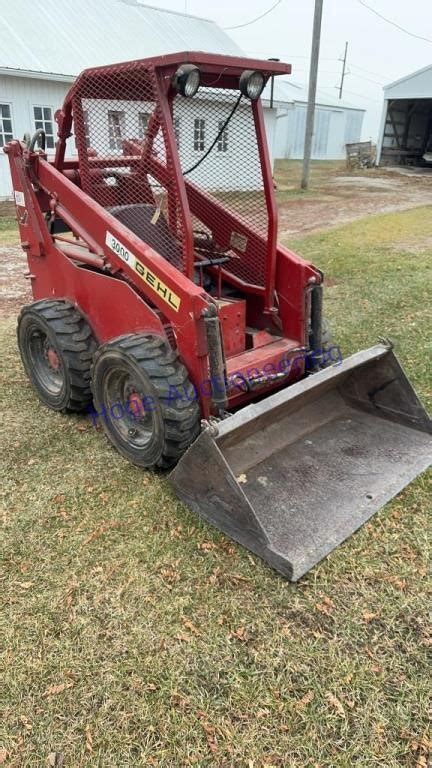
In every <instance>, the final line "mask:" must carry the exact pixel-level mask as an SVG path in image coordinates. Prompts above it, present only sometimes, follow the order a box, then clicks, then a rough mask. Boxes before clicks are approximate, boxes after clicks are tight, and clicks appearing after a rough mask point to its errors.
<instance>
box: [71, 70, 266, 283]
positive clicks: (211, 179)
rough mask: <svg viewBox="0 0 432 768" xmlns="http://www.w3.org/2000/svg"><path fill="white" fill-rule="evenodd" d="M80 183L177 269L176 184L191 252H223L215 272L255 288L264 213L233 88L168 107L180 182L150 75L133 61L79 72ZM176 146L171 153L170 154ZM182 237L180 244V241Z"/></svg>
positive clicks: (260, 279)
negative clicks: (184, 199) (183, 192)
mask: <svg viewBox="0 0 432 768" xmlns="http://www.w3.org/2000/svg"><path fill="white" fill-rule="evenodd" d="M72 108H73V117H74V132H75V140H76V145H77V149H78V152H79V158H80V174H81V184H82V188H83V190H84V191H85V192H87V194H89V195H90V196H91V197H92V198H93V199H95V200H96V201H97V202H98V203H100V204H101V205H102V206H104V207H105V208H106V209H107V210H109V211H110V212H111V213H112V214H113V215H114V216H115V217H116V218H117V219H118V220H119V221H121V222H122V223H123V224H124V225H126V226H127V227H128V228H129V229H130V230H132V231H133V232H134V233H135V234H136V235H137V236H138V237H140V238H141V239H142V240H143V241H144V242H146V243H147V244H149V245H150V246H151V247H153V248H154V249H155V250H156V251H157V252H158V253H159V254H160V255H161V256H163V257H164V258H166V259H167V260H168V261H169V262H170V263H171V264H173V265H174V266H176V267H178V268H179V269H181V270H182V271H184V270H185V265H186V263H187V261H188V256H189V259H190V257H191V254H188V253H187V249H188V247H189V248H190V247H191V246H190V241H187V236H186V229H187V225H186V224H185V216H188V215H189V212H187V211H186V212H185V211H184V210H183V209H182V207H181V204H180V190H181V189H182V187H183V183H184V184H185V187H186V193H187V198H188V201H189V207H190V215H191V217H192V227H193V231H194V236H195V244H196V250H195V253H194V254H193V255H192V260H194V261H197V260H199V259H200V257H202V253H203V250H202V244H203V242H204V241H205V242H206V243H207V246H206V254H207V255H210V257H211V254H212V253H216V254H218V255H220V254H224V255H225V256H227V257H229V261H228V262H227V263H226V264H225V266H224V269H225V272H227V273H231V274H232V275H234V276H236V277H237V278H240V279H241V280H243V281H244V282H246V283H249V284H254V285H259V286H264V285H265V263H266V235H267V226H268V217H267V209H266V203H265V197H264V193H263V183H262V172H261V166H260V158H259V152H258V144H257V138H256V132H255V126H254V119H253V113H252V106H251V103H250V102H249V101H248V100H247V99H245V98H244V97H243V98H240V92H239V91H238V90H228V89H222V88H201V89H200V90H199V92H198V94H197V95H196V96H195V97H193V98H184V97H182V96H180V95H178V96H176V97H175V98H174V101H173V104H172V110H171V112H172V121H173V129H174V137H175V143H176V144H177V149H178V153H179V158H180V165H181V169H182V174H183V179H182V178H180V179H178V178H176V175H175V172H174V169H173V164H172V160H173V158H172V157H171V155H170V152H169V143H168V142H167V126H166V125H165V123H164V120H163V117H162V110H161V105H160V104H158V102H157V98H156V89H155V74H154V70H152V69H145V68H144V67H143V64H142V63H140V62H131V63H129V64H126V65H118V68H116V69H115V70H114V69H113V68H106V69H105V68H104V69H102V70H96V71H93V72H90V73H87V74H86V75H85V76H84V77H81V78H79V80H78V81H77V84H76V86H75V91H74V96H73V100H72ZM174 151H176V150H174ZM188 242H189V245H188Z"/></svg>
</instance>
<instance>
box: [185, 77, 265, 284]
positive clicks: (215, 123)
mask: <svg viewBox="0 0 432 768" xmlns="http://www.w3.org/2000/svg"><path fill="white" fill-rule="evenodd" d="M239 96H240V92H239V91H238V90H231V89H224V88H202V89H200V91H199V92H198V94H197V95H196V96H195V97H194V98H192V99H185V98H183V97H182V96H177V97H176V98H175V100H174V105H173V120H174V127H175V131H176V139H177V146H178V150H179V155H180V162H181V167H182V171H183V174H184V179H185V182H186V189H187V193H188V199H189V205H190V208H191V213H192V217H193V225H194V231H195V232H198V234H199V233H200V232H202V233H206V234H207V235H209V236H210V237H211V238H212V240H213V242H214V244H215V246H216V247H217V248H218V249H219V250H223V251H224V252H225V253H227V254H228V255H230V256H231V259H230V261H229V263H228V264H227V265H225V271H226V272H230V273H232V274H233V275H235V276H237V277H239V278H241V279H242V280H243V281H245V282H246V283H252V284H255V285H260V286H263V285H264V281H265V262H266V247H265V246H266V235H267V227H268V216H267V208H266V201H265V196H264V192H263V179H262V171H261V164H260V157H259V152H258V143H257V137H256V131H255V124H254V117H253V113H252V105H251V102H250V101H248V100H247V99H245V98H244V97H243V98H239ZM227 121H228V122H227ZM207 153H208V154H207ZM192 187H193V188H195V189H192ZM196 190H199V191H200V192H201V195H200V194H199V193H197V191H196ZM203 195H204V198H203ZM208 201H211V202H213V203H214V204H217V208H214V207H213V208H212V206H211V205H210V206H209V205H207V204H206V203H208ZM220 206H223V208H224V209H225V210H226V209H228V211H230V212H231V214H233V215H234V217H233V216H232V215H231V216H226V215H225V214H224V212H223V211H222V210H221V207H220Z"/></svg>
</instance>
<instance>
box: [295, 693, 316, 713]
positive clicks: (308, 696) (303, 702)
mask: <svg viewBox="0 0 432 768" xmlns="http://www.w3.org/2000/svg"><path fill="white" fill-rule="evenodd" d="M314 698H315V694H314V692H313V691H308V692H307V693H305V695H304V696H302V697H301V699H299V700H298V701H297V702H296V705H295V706H296V709H304V708H305V707H306V706H307V705H308V704H310V703H311V701H313V700H314Z"/></svg>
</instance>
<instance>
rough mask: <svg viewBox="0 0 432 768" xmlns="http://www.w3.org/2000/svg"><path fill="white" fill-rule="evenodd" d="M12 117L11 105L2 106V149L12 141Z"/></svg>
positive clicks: (0, 108)
mask: <svg viewBox="0 0 432 768" xmlns="http://www.w3.org/2000/svg"><path fill="white" fill-rule="evenodd" d="M12 139H13V132H12V115H11V108H10V104H0V147H4V145H5V144H7V143H8V141H12Z"/></svg>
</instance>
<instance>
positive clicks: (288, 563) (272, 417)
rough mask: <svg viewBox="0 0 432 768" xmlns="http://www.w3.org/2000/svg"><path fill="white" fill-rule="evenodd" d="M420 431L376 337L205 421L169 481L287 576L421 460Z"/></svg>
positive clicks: (347, 530)
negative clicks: (224, 415)
mask: <svg viewBox="0 0 432 768" xmlns="http://www.w3.org/2000/svg"><path fill="white" fill-rule="evenodd" d="M431 435H432V422H431V420H430V418H429V417H428V415H427V413H426V412H425V410H424V408H423V406H422V404H421V403H420V401H419V400H418V398H417V396H416V394H415V392H414V390H413V388H412V387H411V385H410V383H409V381H408V379H407V377H406V375H405V373H404V371H403V369H402V368H401V366H400V364H399V362H398V360H397V358H396V356H395V355H394V353H393V351H392V348H391V347H390V346H387V345H384V344H378V345H376V346H374V347H371V348H370V349H367V350H364V351H362V352H359V353H357V354H355V355H352V356H351V357H349V358H347V359H346V360H344V361H343V362H342V363H341V364H339V365H334V366H332V367H331V368H326V369H325V370H322V371H320V372H319V373H317V374H314V375H313V376H310V377H308V378H307V379H304V380H303V381H300V382H298V383H296V384H293V385H292V386H289V387H288V388H286V389H284V390H281V391H279V392H277V393H276V394H273V395H270V396H269V397H268V398H266V399H265V400H262V401H261V402H259V403H254V404H251V405H248V406H246V407H245V408H243V409H242V410H240V411H238V412H237V413H235V414H234V415H233V416H231V417H229V418H228V419H226V420H225V421H222V422H220V423H219V424H217V426H216V428H215V429H213V427H209V428H206V429H205V430H204V431H203V432H202V433H201V435H200V436H199V437H198V438H197V440H196V441H195V443H194V444H193V445H192V446H191V447H190V448H189V450H188V451H187V452H186V453H185V455H184V456H183V458H182V459H181V460H180V462H179V464H178V465H177V466H176V468H175V469H174V470H173V472H172V473H171V475H170V481H171V483H172V485H173V487H174V489H175V491H176V493H177V494H178V496H179V497H180V498H181V499H182V500H183V501H184V502H185V503H186V504H187V505H188V506H189V507H191V508H192V509H193V510H194V511H195V512H197V513H198V514H200V515H201V516H202V517H203V518H205V519H206V520H208V521H209V522H211V523H213V525H215V526H216V527H217V528H219V529H220V530H222V531H224V532H225V533H226V534H228V536H231V537H232V538H233V539H235V540H236V541H238V542H239V543H240V544H243V545H244V546H245V547H247V548H248V549H250V550H251V551H252V552H254V553H255V554H257V555H259V556H260V557H262V558H263V559H264V560H266V561H267V562H268V563H269V564H270V565H271V566H272V567H273V568H275V569H276V570H277V571H279V572H280V573H282V574H283V575H284V576H286V577H287V578H289V579H291V580H293V581H296V580H297V579H299V578H300V577H301V576H302V575H303V574H305V573H306V572H307V571H308V570H309V569H310V568H312V567H313V566H314V565H315V564H316V563H317V562H318V561H319V560H321V559H322V558H323V557H325V556H326V555H327V554H328V553H329V552H331V551H332V550H333V549H334V548H335V547H336V546H337V545H338V544H340V543H341V542H342V541H344V539H346V538H347V537H348V536H350V535H351V534H352V533H353V532H354V531H355V530H356V529H357V528H359V527H360V526H361V525H363V523H365V522H366V520H368V519H369V518H370V517H371V516H372V515H373V514H374V513H375V512H376V511H377V510H378V509H380V508H381V507H382V506H383V505H384V504H385V503H386V502H387V501H389V500H390V499H392V498H393V497H394V496H395V495H396V494H397V493H399V491H401V490H402V489H403V488H404V487H405V486H406V485H408V483H410V482H411V480H413V479H414V478H415V477H417V475H419V474H420V473H421V472H423V471H424V470H425V469H427V468H428V466H429V465H430V463H431V459H432V437H431Z"/></svg>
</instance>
